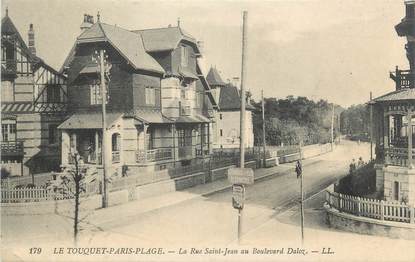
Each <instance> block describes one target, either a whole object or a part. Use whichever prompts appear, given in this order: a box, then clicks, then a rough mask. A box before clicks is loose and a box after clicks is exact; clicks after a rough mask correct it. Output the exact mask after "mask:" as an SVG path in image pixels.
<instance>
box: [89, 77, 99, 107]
mask: <svg viewBox="0 0 415 262" xmlns="http://www.w3.org/2000/svg"><path fill="white" fill-rule="evenodd" d="M89 88H90V93H91V105H101V104H102V94H101V86H100V85H99V84H98V83H97V82H94V83H93V84H91V85H90V86H89Z"/></svg>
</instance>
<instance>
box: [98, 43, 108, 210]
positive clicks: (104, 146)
mask: <svg viewBox="0 0 415 262" xmlns="http://www.w3.org/2000/svg"><path fill="white" fill-rule="evenodd" d="M104 53H105V52H104V50H103V49H101V50H100V51H99V69H100V77H101V83H100V84H101V97H102V147H101V158H102V167H103V168H102V170H103V172H102V173H103V187H102V207H103V208H106V207H108V195H107V174H106V173H107V162H108V159H106V155H107V152H106V150H107V142H106V141H107V137H106V130H107V123H106V103H107V90H106V87H105V64H104Z"/></svg>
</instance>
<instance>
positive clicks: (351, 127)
mask: <svg viewBox="0 0 415 262" xmlns="http://www.w3.org/2000/svg"><path fill="white" fill-rule="evenodd" d="M369 114H370V112H369V106H368V105H352V106H350V107H349V108H348V109H346V110H344V111H343V112H342V113H341V115H340V131H341V133H342V134H344V135H347V136H348V137H350V138H351V139H354V140H363V141H367V140H368V139H369V133H370V115H369Z"/></svg>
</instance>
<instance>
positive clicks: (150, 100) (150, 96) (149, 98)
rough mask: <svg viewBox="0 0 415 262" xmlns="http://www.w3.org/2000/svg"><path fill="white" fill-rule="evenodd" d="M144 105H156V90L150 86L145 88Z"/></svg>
mask: <svg viewBox="0 0 415 262" xmlns="http://www.w3.org/2000/svg"><path fill="white" fill-rule="evenodd" d="M145 95H146V104H147V105H151V106H155V105H156V89H155V88H154V87H151V86H147V87H146V94H145Z"/></svg>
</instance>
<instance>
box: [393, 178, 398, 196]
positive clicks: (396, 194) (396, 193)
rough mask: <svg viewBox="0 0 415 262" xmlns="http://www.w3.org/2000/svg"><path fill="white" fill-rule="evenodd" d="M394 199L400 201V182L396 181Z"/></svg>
mask: <svg viewBox="0 0 415 262" xmlns="http://www.w3.org/2000/svg"><path fill="white" fill-rule="evenodd" d="M393 191H394V192H393V199H394V200H399V182H398V181H395V182H394V187H393Z"/></svg>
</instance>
